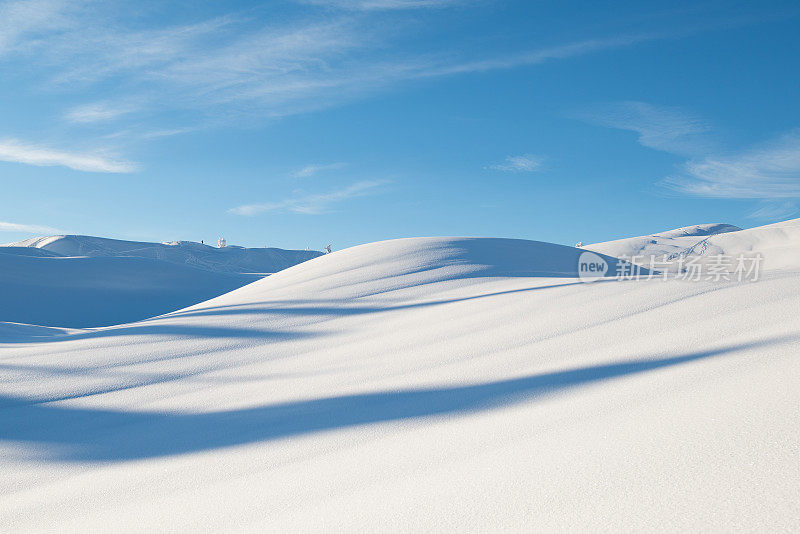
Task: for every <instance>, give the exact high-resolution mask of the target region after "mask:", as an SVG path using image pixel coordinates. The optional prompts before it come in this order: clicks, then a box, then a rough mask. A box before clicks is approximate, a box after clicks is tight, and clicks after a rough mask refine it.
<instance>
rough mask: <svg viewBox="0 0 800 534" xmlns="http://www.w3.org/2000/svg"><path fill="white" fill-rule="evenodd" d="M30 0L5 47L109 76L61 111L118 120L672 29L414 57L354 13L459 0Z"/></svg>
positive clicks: (359, 92)
mask: <svg viewBox="0 0 800 534" xmlns="http://www.w3.org/2000/svg"><path fill="white" fill-rule="evenodd" d="M34 1H35V2H36V3H37V8H36V10H28V11H26V10H24V9H22V8H16V10H17V11H19V12H20V14H19V15H18V16H17V17H18V18H24V19H25V21H24V23H21V24H19V26H20V27H21V28H23V29H24V31H20V30H17V29H14V30H13V31H12V30H11V29H9V30H8V31H7V32H6V33H7V34H8V37H7V39H6V41H8V42H9V43H11V44H9V45H8V46H6V48H5V50H6V51H7V52H8V54H12V53H13V54H16V56H17V57H21V58H24V60H25V61H26V63H27V64H28V65H29V66H30V68H31V69H33V70H37V69H38V72H39V73H40V75H41V76H43V77H46V78H47V81H48V83H50V84H51V85H52V84H54V85H55V86H56V87H61V88H63V89H67V88H69V89H71V90H74V89H76V88H81V87H83V86H87V85H94V86H99V85H100V84H101V82H105V81H107V80H113V82H114V83H113V86H114V87H115V91H114V98H111V97H110V96H109V97H107V98H106V99H105V100H103V101H102V103H101V104H90V105H86V106H84V107H83V108H77V109H73V110H69V111H68V112H67V113H66V114H65V117H66V118H67V120H70V121H77V122H89V121H94V122H97V121H101V120H107V119H110V118H116V117H119V116H121V114H123V113H125V112H127V111H129V110H128V107H129V106H126V105H125V102H126V101H130V100H131V99H133V100H134V101H137V102H141V103H142V105H141V106H137V107H138V108H139V109H137V110H136V111H139V112H141V113H144V114H146V113H147V108H148V106H149V107H157V108H158V109H159V110H164V109H173V110H175V109H177V110H195V111H201V113H202V115H209V114H210V115H216V116H217V117H219V116H223V115H224V116H225V117H228V118H229V120H238V118H239V117H241V116H248V117H253V116H260V117H264V116H268V117H269V116H286V115H291V114H295V113H303V112H306V111H309V110H315V109H320V108H325V107H329V106H332V105H337V104H339V103H342V102H345V101H348V100H351V99H353V98H357V97H359V96H363V95H365V94H369V93H371V92H373V91H376V90H379V89H382V88H386V87H390V86H394V85H397V84H399V83H401V82H404V81H410V80H419V79H425V78H434V77H442V76H453V75H458V74H464V73H471V72H484V71H490V70H499V69H510V68H516V67H522V66H529V65H536V64H540V63H544V62H547V61H555V60H565V59H568V58H572V57H577V56H581V55H586V54H590V53H596V52H600V51H603V50H610V49H615V48H622V47H627V46H632V45H634V44H637V43H641V42H645V41H648V40H654V39H664V38H670V37H673V36H674V35H673V34H670V33H668V32H667V33H661V34H657V33H651V34H636V35H627V36H625V35H623V36H615V37H610V38H600V39H587V40H578V41H574V42H570V43H563V44H560V45H556V46H545V47H541V48H537V49H530V50H527V51H524V52H521V53H512V54H499V55H496V56H491V57H483V58H475V57H470V56H466V55H464V54H461V53H459V52H457V51H455V52H454V51H453V50H444V49H443V50H438V51H437V50H432V51H429V52H426V53H417V54H408V53H406V52H403V51H400V50H399V49H394V48H393V47H392V39H393V38H395V37H398V35H401V32H400V31H399V30H398V31H392V30H391V29H388V30H387V28H386V27H385V26H380V25H376V24H375V23H374V21H373V20H372V18H371V16H370V15H369V14H353V13H348V9H352V10H361V11H371V10H380V9H394V10H399V9H407V8H426V7H427V8H432V7H443V6H447V5H455V4H463V3H465V2H464V1H463V0H310V1H313V2H316V3H319V4H321V5H326V6H329V7H339V8H345V9H344V10H343V11H341V12H340V13H336V14H334V15H328V16H324V17H322V16H318V15H313V14H312V15H307V16H305V17H303V18H300V19H286V21H282V22H267V23H264V22H258V21H255V20H254V19H253V17H251V16H248V15H246V14H240V13H229V14H225V15H221V16H217V17H213V18H209V19H207V20H200V21H196V22H192V23H190V24H167V25H162V26H161V27H151V28H148V29H142V28H141V27H140V26H132V25H131V24H130V22H129V18H126V17H125V16H124V15H125V9H124V8H122V9H121V8H120V6H118V5H115V6H105V5H103V4H98V5H94V4H92V5H91V6H90V5H88V4H84V3H82V2H67V1H63V0H34ZM467 3H469V2H467ZM14 4H15V5H16V4H20V5H23V3H22V2H15V3H14ZM34 11H35V13H34ZM25 13H28V15H25ZM0 25H2V22H0ZM2 27H3V26H0V28H2ZM2 31H3V30H2V29H0V34H1V32H2ZM0 42H2V38H1V37H0ZM8 54H6V55H8ZM117 98H121V99H122V103H118V102H115V99H117ZM131 115H133V113H131ZM181 126H185V125H181ZM160 127H162V128H168V129H171V128H175V127H176V126H175V125H169V126H164V125H160Z"/></svg>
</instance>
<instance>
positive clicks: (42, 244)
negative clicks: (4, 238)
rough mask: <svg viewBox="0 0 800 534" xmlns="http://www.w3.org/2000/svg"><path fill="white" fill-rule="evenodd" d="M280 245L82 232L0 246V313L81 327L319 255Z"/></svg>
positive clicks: (169, 306) (156, 311)
mask: <svg viewBox="0 0 800 534" xmlns="http://www.w3.org/2000/svg"><path fill="white" fill-rule="evenodd" d="M320 255H321V253H320V252H306V251H300V250H282V249H246V248H242V247H236V248H231V249H230V250H228V249H215V248H212V247H209V246H207V245H202V244H200V243H193V242H189V241H181V242H174V243H171V244H160V243H144V242H136V241H119V240H115V239H104V238H99V237H90V236H50V237H43V238H34V239H29V240H27V241H22V242H20V243H14V244H11V245H6V246H0V286H2V288H3V291H2V292H0V321H6V322H12V323H31V324H37V325H46V326H59V327H71V328H87V327H96V326H109V325H114V324H121V323H127V322H131V321H138V320H141V319H147V318H149V317H153V316H156V315H161V314H163V313H167V312H171V311H175V310H177V309H180V308H184V307H186V306H189V305H191V304H196V303H198V302H202V301H204V300H208V299H210V298H212V297H216V296H218V295H221V294H223V293H227V292H228V291H231V290H233V289H236V288H238V287H241V286H243V285H246V284H249V283H251V282H254V281H255V280H258V279H260V278H262V276H263V274H249V273H271V272H276V271H279V270H281V269H285V268H286V267H290V266H292V265H295V264H297V263H300V262H302V261H305V260H308V259H311V258H314V257H317V256H320Z"/></svg>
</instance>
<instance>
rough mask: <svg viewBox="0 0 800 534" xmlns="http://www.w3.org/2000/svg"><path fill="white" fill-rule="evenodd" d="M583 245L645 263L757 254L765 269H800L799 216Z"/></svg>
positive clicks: (704, 260) (683, 229)
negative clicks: (767, 222)
mask: <svg viewBox="0 0 800 534" xmlns="http://www.w3.org/2000/svg"><path fill="white" fill-rule="evenodd" d="M584 248H585V249H587V250H591V251H593V252H599V253H602V254H607V255H609V256H614V257H617V258H624V259H631V258H634V259H633V261H634V263H638V264H639V265H645V266H646V265H648V264H649V262H650V261H651V259H652V260H653V261H660V260H663V259H664V258H667V260H674V259H676V258H678V257H681V256H683V257H685V258H688V259H695V260H696V261H698V262H699V263H706V262H711V261H714V260H715V258H716V257H718V256H725V257H729V258H736V257H738V256H740V255H745V256H754V255H760V256H761V257H762V268H763V269H764V270H787V269H788V270H800V219H793V220H789V221H784V222H780V223H776V224H770V225H766V226H759V227H756V228H750V229H747V230H742V229H739V228H738V227H736V226H732V225H728V224H703V225H696V226H687V227H684V228H678V229H676V230H670V231H667V232H660V233H657V234H652V235H649V236H640V237H631V238H628V239H618V240H616V241H606V242H604V243H595V244H593V245H586V246H585V247H584Z"/></svg>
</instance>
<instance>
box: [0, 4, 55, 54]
mask: <svg viewBox="0 0 800 534" xmlns="http://www.w3.org/2000/svg"><path fill="white" fill-rule="evenodd" d="M68 5H69V4H68V3H67V2H66V1H64V0H18V1H14V2H4V3H0V56H2V55H3V54H6V53H10V52H13V51H19V50H20V49H21V48H23V47H26V46H29V44H30V43H31V42H34V41H36V39H37V38H38V36H39V35H41V34H42V33H44V32H54V31H59V30H62V29H63V28H65V27H66V26H68V25H69V23H68V22H67V20H66V17H65V12H66V11H67V7H68Z"/></svg>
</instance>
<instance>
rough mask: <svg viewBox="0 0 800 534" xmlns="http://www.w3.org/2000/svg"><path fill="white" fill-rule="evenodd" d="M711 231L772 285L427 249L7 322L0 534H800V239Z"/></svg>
mask: <svg viewBox="0 0 800 534" xmlns="http://www.w3.org/2000/svg"><path fill="white" fill-rule="evenodd" d="M756 230H758V231H756ZM701 237H702V236H701V235H694V236H687V237H685V238H680V239H693V240H695V241H697V240H698V239H699V238H701ZM669 239H679V238H677V237H674V238H673V237H670V238H669ZM711 239H713V240H714V241H713V242H714V246H718V247H720V249H722V250H725V251H726V252H729V251H735V250H749V249H758V250H761V249H760V248H758V247H763V253H764V254H765V256H766V257H767V259H768V260H770V261H767V262H765V265H766V267H765V271H764V272H763V275H762V276H761V277H760V279H759V280H758V281H756V282H748V283H737V282H717V283H715V282H707V281H701V282H686V281H681V280H677V279H670V280H666V281H665V280H661V279H652V280H631V281H617V280H614V279H613V278H612V277H608V278H606V279H603V280H600V281H597V282H595V283H592V284H586V283H582V282H581V281H580V280H579V279H578V278H577V277H576V276H577V272H576V262H577V258H578V257H579V255H580V254H581V253H582V250H580V249H574V248H572V247H563V246H559V245H552V244H548V243H541V242H535V241H524V240H510V239H489V238H415V239H402V240H393V241H385V242H379V243H372V244H368V245H362V246H358V247H353V248H350V249H346V250H342V251H337V252H334V253H332V254H328V255H324V256H321V257H318V258H315V259H312V260H310V261H307V262H304V263H301V264H299V265H296V266H294V267H291V268H288V269H286V270H283V271H281V272H278V273H276V274H274V275H272V276H269V277H267V278H264V279H261V280H259V281H257V282H254V283H252V284H249V285H247V286H244V287H241V288H239V289H235V290H233V291H231V292H229V293H226V294H224V295H220V296H218V297H216V298H213V299H211V300H208V301H206V302H202V303H198V304H195V305H193V306H191V307H188V308H186V309H183V310H179V311H175V312H173V313H169V314H167V315H164V316H161V317H157V318H153V319H149V320H144V321H140V322H138V323H133V324H125V325H118V326H112V327H106V328H96V329H90V330H82V331H63V330H58V329H44V330H41V329H40V328H37V327H34V326H25V325H5V327H4V329H0V335H2V336H5V337H4V338H3V339H5V342H4V343H3V344H2V345H0V346H1V347H2V348H1V349H0V369H2V376H3V380H2V381H0V530H2V531H12V532H13V531H37V530H38V531H42V530H53V529H54V528H57V529H58V530H59V531H65V532H78V531H81V532H83V531H87V530H103V531H109V530H112V531H143V530H158V531H165V530H167V531H172V530H180V531H185V530H210V529H214V530H224V531H231V530H238V531H241V530H262V531H263V530H264V529H269V530H271V531H282V530H290V531H297V530H302V531H332V530H333V531H344V530H357V531H378V530H380V531H387V530H388V531H421V530H425V531H441V530H448V531H453V530H459V531H472V532H478V531H498V530H511V531H522V530H526V531H529V530H538V531H549V530H562V531H563V530H570V531H575V530H583V531H589V530H592V531H594V530H629V531H630V530H637V531H663V530H692V531H696V530H714V531H730V530H739V531H741V530H745V531H746V530H759V531H772V530H780V531H796V530H798V529H800V516H798V514H797V505H796V503H797V502H798V498H800V462H798V461H797V458H798V453H800V450H799V449H798V444H800V426H799V425H798V424H797V407H798V406H800V387H798V386H800V361H799V360H798V358H797V346H798V341H800V336H799V335H798V332H800V314H798V313H797V312H798V311H800V307H799V306H798V301H799V300H800V276H799V275H800V272H799V271H798V269H797V263H796V260H795V261H794V262H792V261H790V259H791V258H790V257H791V253H792V251H795V256H796V251H797V247H798V245H800V233H798V231H797V225H796V222H794V223H786V224H785V225H773V226H771V227H763V228H762V229H760V230H759V229H754V230H743V231H735V232H729V233H726V234H719V235H714V236H712V238H711ZM609 248H613V247H609ZM599 251H600V252H602V250H599ZM606 261H608V262H609V263H610V264H612V265H613V263H614V260H613V259H612V258H606ZM611 271H612V272H613V268H612V269H611Z"/></svg>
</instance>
